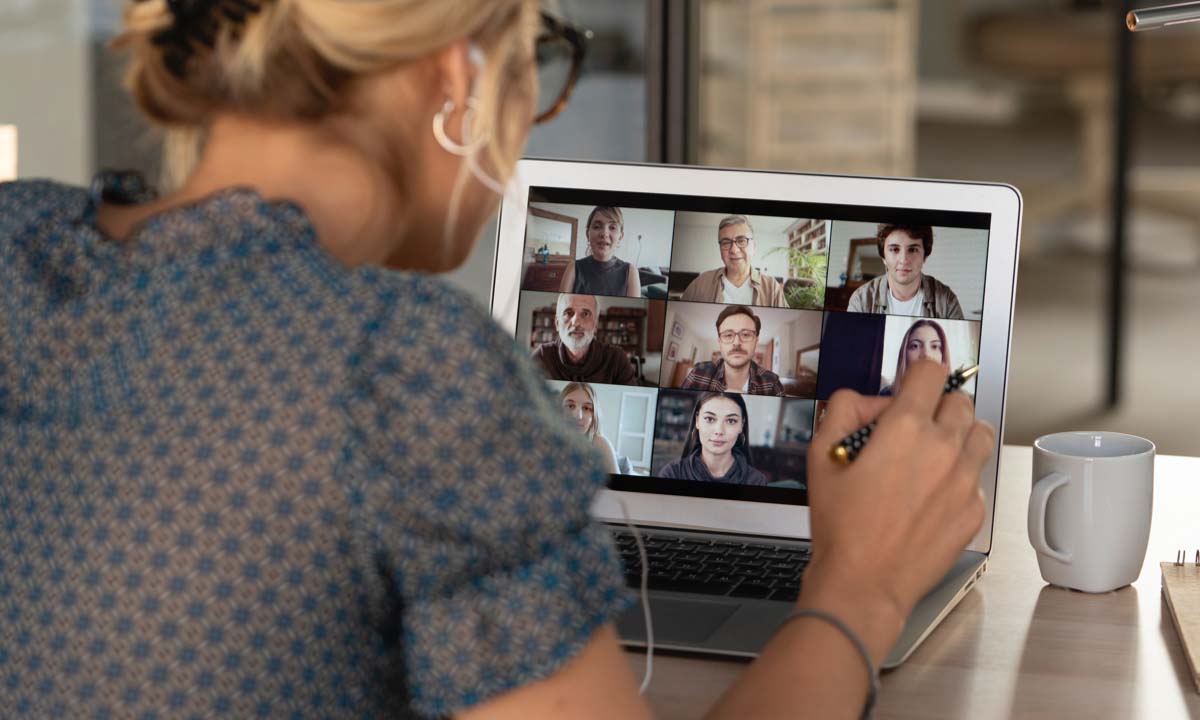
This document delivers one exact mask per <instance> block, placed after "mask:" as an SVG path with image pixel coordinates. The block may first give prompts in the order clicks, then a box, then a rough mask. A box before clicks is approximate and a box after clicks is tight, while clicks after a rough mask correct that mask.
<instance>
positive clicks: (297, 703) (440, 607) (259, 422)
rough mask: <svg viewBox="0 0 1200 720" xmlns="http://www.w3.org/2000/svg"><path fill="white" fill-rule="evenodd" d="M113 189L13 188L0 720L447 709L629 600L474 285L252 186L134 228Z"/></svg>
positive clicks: (6, 250)
mask: <svg viewBox="0 0 1200 720" xmlns="http://www.w3.org/2000/svg"><path fill="white" fill-rule="evenodd" d="M98 189H99V190H100V191H102V192H104V193H107V195H111V194H113V193H114V192H116V190H117V189H116V188H113V187H100V188H98ZM97 194H98V193H96V192H93V193H89V192H88V191H86V190H82V189H79V188H71V187H66V186H62V185H57V184H53V183H48V182H18V183H9V184H0V715H3V716H4V717H29V718H56V717H69V718H193V717H195V718H210V717H235V718H254V717H262V718H291V717H304V718H308V717H330V718H372V717H379V718H384V717H388V718H391V717H411V716H426V715H432V716H437V715H445V714H450V713H452V712H454V711H456V710H459V709H462V708H465V707H467V706H469V705H472V704H475V703H479V702H482V701H484V700H487V699H489V698H490V697H492V696H494V695H496V694H498V693H501V692H504V691H505V690H508V689H510V688H513V687H516V686H519V685H522V684H525V683H528V682H530V681H532V680H535V679H538V678H541V677H545V676H546V675H548V674H550V673H552V672H553V671H554V670H555V669H556V668H558V667H559V666H561V665H562V664H563V663H564V662H565V661H567V660H568V659H569V658H570V657H572V655H573V654H574V653H576V652H578V651H579V650H580V649H581V647H582V646H583V644H584V643H585V642H586V641H587V639H588V638H589V636H590V635H591V634H592V632H593V631H594V630H596V628H597V627H598V626H599V625H601V624H602V623H605V622H607V621H610V620H611V619H613V617H614V615H615V614H616V613H618V612H619V611H620V610H622V609H624V608H625V607H626V606H627V604H628V602H629V597H628V595H627V594H626V592H625V591H624V590H623V588H622V585H621V581H620V578H621V575H620V571H619V567H618V565H617V561H616V559H615V554H614V553H613V551H612V547H611V542H610V540H609V538H608V536H607V534H606V533H605V531H604V530H603V529H602V528H600V527H598V526H597V525H595V524H593V523H591V522H590V521H589V519H588V514H587V510H588V505H589V502H590V500H591V498H592V495H593V494H594V492H595V491H596V490H597V489H598V488H599V487H600V486H601V483H602V482H603V480H604V472H603V469H602V466H601V464H600V462H599V461H598V459H597V458H596V457H595V456H593V454H592V452H591V450H590V449H589V448H588V446H587V444H586V442H585V440H584V439H583V438H582V436H580V435H579V434H578V433H575V432H573V431H572V430H571V428H570V426H569V424H568V423H564V422H562V421H561V419H560V418H559V417H558V414H557V412H556V410H555V408H554V407H553V406H552V404H551V402H550V400H549V398H548V395H547V393H545V392H544V391H543V390H542V387H541V383H540V380H538V379H537V378H536V377H535V375H534V373H533V372H532V371H531V370H530V369H529V368H528V367H526V361H525V360H524V359H523V358H522V356H521V353H520V352H519V351H518V350H517V348H516V345H515V343H514V342H513V340H512V338H511V337H510V336H508V334H506V333H505V332H504V331H503V330H502V329H501V328H499V327H498V326H496V325H495V324H494V323H492V322H491V320H490V319H489V318H488V317H487V315H486V314H485V313H484V312H483V311H481V310H480V309H479V308H477V307H476V306H475V305H474V304H473V303H472V302H471V301H470V300H469V299H468V298H466V297H465V296H464V295H462V294H460V293H458V292H456V291H454V290H452V289H450V288H449V287H447V286H446V285H444V284H442V283H440V282H438V281H436V280H433V279H430V278H429V277H425V276H421V275H416V274H408V273H396V272H389V271H385V270H379V269H357V270H351V269H348V268H346V267H345V266H343V265H340V264H339V263H338V262H336V261H335V260H333V259H332V258H331V257H330V256H328V255H327V254H325V253H324V252H323V251H322V250H321V248H320V247H319V246H318V244H317V243H316V241H315V235H314V231H313V228H312V226H311V224H310V223H309V221H308V219H307V218H306V217H305V215H304V214H303V212H302V211H301V210H300V209H299V208H298V207H297V206H295V205H293V204H290V203H278V202H270V203H269V202H265V201H264V200H263V199H262V198H261V197H260V196H258V195H257V194H256V193H254V192H253V191H250V190H245V189H233V190H228V191H224V192H221V193H218V194H216V195H213V196H211V197H209V198H207V199H205V200H203V201H202V202H199V203H197V204H195V205H192V206H189V207H185V208H180V209H176V210H172V211H169V212H166V213H164V214H162V215H160V216H158V217H156V218H154V219H152V220H151V221H149V222H148V223H146V224H144V225H142V226H140V227H139V228H138V229H137V230H136V231H135V234H134V235H133V237H131V238H129V239H128V240H127V241H122V242H114V241H111V240H108V239H106V238H105V237H104V236H103V235H102V234H101V233H100V232H99V231H98V230H97V229H96V227H95V226H94V224H93V223H92V217H93V215H94V208H95V200H94V199H93V197H94V196H96V195H97ZM107 195H106V196H107Z"/></svg>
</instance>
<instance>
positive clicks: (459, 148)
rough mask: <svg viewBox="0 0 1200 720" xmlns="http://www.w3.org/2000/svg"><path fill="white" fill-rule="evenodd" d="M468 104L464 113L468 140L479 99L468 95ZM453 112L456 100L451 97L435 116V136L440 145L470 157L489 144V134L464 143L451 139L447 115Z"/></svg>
mask: <svg viewBox="0 0 1200 720" xmlns="http://www.w3.org/2000/svg"><path fill="white" fill-rule="evenodd" d="M466 105H467V110H466V112H464V113H463V139H464V140H466V139H467V137H468V136H469V135H470V130H469V128H470V127H471V125H472V121H474V119H475V112H476V110H477V109H478V108H479V101H478V100H476V99H475V98H473V97H468V98H467V102H466ZM452 112H454V101H453V100H451V99H450V98H446V102H445V104H443V105H442V109H441V110H439V111H438V112H437V114H436V115H434V116H433V137H434V138H435V139H436V140H437V142H438V145H441V146H442V149H443V150H445V151H446V152H448V153H450V154H451V155H457V156H459V157H470V156H472V155H474V154H475V153H477V152H479V151H480V150H481V149H482V148H483V146H484V145H486V144H487V141H488V139H487V136H486V135H485V136H483V137H479V138H475V139H474V140H472V141H469V142H463V143H459V142H455V141H454V140H452V139H450V136H449V135H447V134H446V116H447V115H449V114H450V113H452Z"/></svg>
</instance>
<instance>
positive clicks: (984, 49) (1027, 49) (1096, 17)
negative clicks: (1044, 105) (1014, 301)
mask: <svg viewBox="0 0 1200 720" xmlns="http://www.w3.org/2000/svg"><path fill="white" fill-rule="evenodd" d="M1120 30H1121V28H1120V27H1119V26H1118V25H1117V23H1116V18H1115V10H1114V8H1113V7H1103V8H1098V9H1095V8H1093V9H1070V8H1068V7H1063V8H1058V9H1055V8H1046V7H1044V6H1030V7H1019V8H1006V9H998V10H995V11H991V12H988V13H986V14H981V15H978V16H977V17H975V18H973V19H971V20H969V21H968V25H967V32H966V33H965V37H966V38H967V48H966V51H967V54H968V56H969V57H970V58H971V59H972V60H973V61H974V62H975V63H976V64H977V65H979V66H980V67H983V68H987V69H991V70H996V71H999V72H1001V73H1003V74H1005V75H1009V76H1016V77H1020V78H1022V79H1024V80H1026V81H1027V82H1032V83H1043V84H1048V85H1053V86H1056V87H1062V88H1063V89H1064V90H1065V97H1066V99H1067V101H1068V102H1069V103H1070V105H1071V106H1072V107H1073V108H1074V110H1075V115H1076V118H1077V120H1078V123H1079V146H1078V155H1079V164H1078V167H1079V169H1078V174H1077V176H1076V177H1072V178H1070V179H1067V180H1059V181H1057V182H1052V183H1044V184H1041V185H1038V184H1035V183H1034V182H1029V183H1025V182H1023V183H1022V188H1021V189H1022V194H1023V196H1024V198H1025V202H1026V205H1025V224H1026V226H1027V227H1030V228H1042V227H1046V226H1048V225H1050V224H1052V223H1053V222H1054V221H1055V220H1057V219H1059V218H1062V217H1063V216H1065V215H1068V214H1070V213H1072V211H1074V212H1076V213H1082V214H1088V215H1091V216H1094V217H1099V218H1104V220H1105V221H1106V220H1107V215H1106V214H1105V213H1106V208H1107V207H1108V203H1109V201H1110V195H1111V192H1112V185H1113V176H1112V170H1113V161H1112V153H1113V150H1114V147H1115V142H1114V138H1115V115H1114V110H1113V107H1114V88H1113V86H1112V63H1113V62H1116V37H1115V35H1116V32H1118V31H1120ZM1134 72H1135V77H1136V81H1135V84H1136V85H1137V86H1139V87H1140V88H1142V89H1147V88H1163V87H1167V86H1170V85H1171V84H1172V83H1179V82H1185V81H1195V79H1196V78H1197V77H1198V76H1200V37H1198V36H1197V34H1196V33H1195V32H1194V31H1187V30H1183V29H1175V30H1168V31H1163V32H1160V33H1156V34H1155V37H1154V38H1153V42H1142V43H1139V44H1138V46H1137V48H1136V53H1135V67H1134ZM1130 188H1131V201H1132V203H1133V205H1134V206H1135V207H1137V208H1142V209H1148V210H1153V211H1158V212H1160V213H1165V214H1170V215H1174V216H1176V217H1182V218H1185V219H1187V220H1188V221H1190V222H1192V223H1193V224H1196V225H1197V230H1198V231H1200V206H1198V205H1197V203H1196V198H1197V197H1200V171H1197V170H1195V169H1192V168H1165V167H1138V168H1134V169H1133V170H1132V172H1131V175H1130ZM1135 235H1136V233H1135ZM1197 238H1198V239H1200V234H1198V235H1197ZM1106 239H1107V238H1106V237H1105V238H1104V240H1105V241H1106ZM1037 245H1038V238H1037V237H1036V236H1035V234H1034V233H1026V234H1024V236H1023V237H1022V240H1021V249H1022V251H1023V252H1024V251H1027V250H1036V249H1037Z"/></svg>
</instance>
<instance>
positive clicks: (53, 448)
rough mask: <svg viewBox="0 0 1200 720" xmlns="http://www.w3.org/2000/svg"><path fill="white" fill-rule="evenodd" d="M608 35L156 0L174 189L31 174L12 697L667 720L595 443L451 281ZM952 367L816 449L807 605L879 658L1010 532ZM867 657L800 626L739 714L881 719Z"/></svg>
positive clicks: (290, 1) (9, 486)
mask: <svg viewBox="0 0 1200 720" xmlns="http://www.w3.org/2000/svg"><path fill="white" fill-rule="evenodd" d="M583 37H584V36H583V34H582V33H580V32H578V31H575V30H573V29H572V28H571V27H570V26H569V25H566V24H564V23H562V22H561V21H558V20H556V19H555V18H553V17H552V16H550V15H547V14H544V13H542V12H541V11H540V8H539V4H538V2H536V0H454V2H445V1H444V0H361V1H359V2H346V1H345V0H258V1H257V2H238V1H237V0H219V1H218V0H193V2H188V3H183V2H170V3H168V2H166V1H165V0H140V1H138V2H128V3H126V4H125V16H124V30H123V35H122V36H121V38H120V39H119V43H120V46H121V47H122V48H124V49H125V50H126V51H127V52H128V54H129V59H130V67H129V68H128V71H127V74H126V81H127V83H128V85H129V87H130V88H131V90H132V95H133V98H134V100H135V101H136V102H137V104H138V106H139V107H140V108H141V110H142V111H143V113H144V114H145V115H146V116H147V117H148V118H149V120H150V121H151V122H153V123H154V124H155V125H156V126H157V127H159V128H160V129H162V130H165V131H166V141H167V142H166V144H167V147H168V148H169V149H170V150H171V152H170V153H169V162H168V163H167V167H168V169H170V170H171V173H170V175H171V176H172V177H175V178H177V179H178V180H177V181H176V182H172V183H169V184H168V185H166V186H165V187H164V191H163V192H162V193H161V194H157V195H156V194H154V193H152V192H150V191H149V190H148V189H147V187H146V186H145V185H144V184H143V182H142V181H140V179H139V178H138V177H136V176H133V175H130V174H122V173H105V174H102V175H100V176H99V177H97V179H96V180H95V182H93V183H92V184H91V186H90V187H73V186H67V185H62V184H57V183H53V182H45V181H21V182H14V183H6V184H0V287H3V288H4V292H3V293H0V318H3V323H2V324H0V327H2V328H3V329H2V330H0V332H2V333H3V335H2V336H0V380H3V387H4V391H3V394H2V395H0V409H3V413H2V417H0V458H2V459H3V460H2V462H3V469H2V471H0V475H2V477H3V479H4V481H3V482H0V508H5V510H3V511H0V514H3V515H5V517H6V518H7V520H6V521H5V522H0V548H3V564H2V565H0V616H2V617H3V618H4V621H3V623H0V657H3V658H4V659H5V662H4V668H5V670H4V674H5V677H6V682H4V683H0V707H2V708H4V711H3V712H4V713H5V714H7V713H9V712H10V711H14V710H15V711H18V712H20V713H22V714H24V715H25V716H27V717H36V718H44V717H93V716H96V717H100V716H104V717H120V718H134V717H136V718H142V717H151V716H154V717H166V716H170V717H193V716H196V717H200V716H203V717H217V716H223V717H239V718H244V717H316V716H320V717H329V718H383V717H388V718H397V717H399V718H412V717H432V716H436V717H454V718H458V719H460V720H475V719H484V720H500V719H507V718H549V717H554V718H571V719H573V718H647V717H650V715H651V710H650V707H649V705H648V704H647V703H646V701H645V699H644V698H642V697H640V696H639V694H638V684H637V680H636V679H635V678H634V674H633V672H632V671H631V669H630V663H629V661H628V659H627V658H626V655H625V653H624V652H622V650H621V647H620V645H619V644H618V641H617V635H616V632H615V629H614V622H615V620H616V618H617V617H618V616H619V615H620V614H621V613H622V612H624V611H625V610H626V609H627V608H630V607H631V606H632V605H633V604H634V603H635V602H636V595H635V594H634V593H633V592H631V591H630V590H628V589H627V588H626V587H625V583H624V580H623V576H622V571H621V567H620V566H619V561H618V559H617V555H616V553H615V551H614V547H613V540H612V537H611V535H610V534H609V532H608V531H607V529H606V528H604V527H603V526H602V525H600V524H599V523H597V522H595V521H593V520H592V519H590V517H589V515H588V508H589V506H590V505H591V501H592V498H593V496H594V495H595V493H596V492H598V491H599V490H600V489H601V488H602V487H603V484H604V481H605V478H606V473H605V466H604V462H603V459H602V457H601V454H600V453H597V452H595V451H594V450H593V449H592V446H591V445H590V444H589V443H588V442H587V441H586V439H585V438H583V437H580V433H579V431H578V428H577V427H574V426H572V424H571V423H567V422H564V420H563V417H562V411H561V409H560V408H558V407H556V406H555V404H554V402H553V400H552V397H551V396H549V395H548V394H547V393H545V392H544V390H543V386H542V382H543V381H542V380H540V379H539V376H538V375H537V373H535V371H534V370H533V368H531V367H530V364H529V362H528V360H527V359H526V358H524V357H522V356H521V354H520V352H519V351H518V349H517V345H516V343H515V342H514V341H513V338H512V334H511V333H510V332H508V331H506V330H505V329H503V328H501V327H500V326H499V325H497V324H496V323H495V322H493V321H492V319H491V318H490V317H489V315H488V313H487V312H486V311H485V310H483V309H482V308H481V307H480V306H479V305H478V303H477V302H476V301H475V300H474V299H473V298H472V297H471V296H468V295H467V294H465V293H464V292H462V291H459V290H456V289H454V288H452V287H451V286H450V285H448V284H447V283H445V282H444V281H443V280H441V279H439V278H437V277H433V276H431V275H429V274H428V273H429V272H439V271H445V270H448V269H450V268H454V267H456V266H458V265H460V264H461V263H462V262H463V261H464V259H465V258H466V257H467V256H468V254H469V253H470V251H471V247H472V245H473V244H474V243H475V242H476V240H477V239H478V238H479V237H480V235H481V230H482V227H483V225H484V223H485V222H486V221H487V219H488V217H489V216H490V215H491V214H492V213H494V212H495V209H496V206H497V201H498V198H499V193H501V192H502V191H503V188H504V184H505V182H506V181H507V180H508V178H509V177H510V176H511V174H512V172H513V168H514V166H515V163H516V160H517V158H518V157H520V155H521V154H522V149H523V147H524V144H525V140H526V138H527V136H528V134H529V130H530V127H531V125H532V123H533V121H534V120H535V118H536V119H537V120H538V121H542V120H546V119H548V118H550V117H552V116H553V115H554V114H555V112H556V111H557V110H559V109H561V108H562V107H563V105H564V104H565V102H566V100H567V97H568V95H569V90H570V86H571V82H570V79H571V77H572V76H571V75H569V74H566V73H560V74H548V77H551V78H554V79H556V80H557V82H556V83H554V84H551V83H550V81H549V80H547V82H546V83H544V84H542V86H541V87H540V88H539V69H540V67H541V66H540V63H545V62H547V61H554V60H555V59H556V58H558V59H561V58H562V57H563V56H562V55H556V54H555V48H564V47H565V48H571V47H577V48H580V50H579V52H575V53H572V54H571V55H570V56H569V57H568V59H567V62H568V63H574V66H575V67H576V69H578V67H579V63H580V60H581V58H582V46H583ZM552 67H557V65H555V66H552ZM539 99H543V100H546V101H547V102H546V103H539ZM945 379H946V374H945V370H944V368H943V367H942V366H940V365H937V364H934V363H924V362H922V363H918V364H917V365H914V366H911V367H909V368H908V371H907V373H906V375H905V378H904V388H903V390H902V391H901V392H900V394H899V396H898V397H897V398H895V399H890V398H878V397H874V398H865V397H861V396H858V395H856V394H853V393H849V392H843V393H840V394H838V395H836V396H835V397H834V398H833V399H832V400H831V402H830V405H829V410H828V413H827V415H826V418H825V422H824V425H823V427H822V431H823V432H824V434H823V435H821V434H818V436H817V438H816V439H814V441H813V443H814V447H816V448H825V447H828V446H830V445H832V444H833V443H835V442H836V441H837V439H838V438H840V437H841V436H843V435H844V434H846V433H848V432H850V431H851V430H853V429H854V428H857V427H859V426H860V425H862V424H863V423H865V422H868V421H871V420H874V419H876V418H877V417H878V418H879V424H878V427H877V429H876V431H875V434H874V435H873V436H872V442H871V444H870V446H868V447H867V449H866V450H865V451H864V452H863V453H862V455H861V456H860V457H859V459H858V460H857V462H855V463H854V464H853V465H852V466H849V467H839V466H835V465H834V463H833V462H832V461H830V460H829V459H828V457H827V453H825V452H813V453H810V456H809V470H808V479H809V486H810V488H809V498H810V502H811V529H812V541H813V545H814V546H815V547H818V548H819V549H820V551H819V552H818V553H816V554H814V557H813V560H812V563H811V564H810V565H809V566H808V569H807V570H806V571H805V576H804V587H803V590H802V592H801V595H800V598H799V600H798V604H799V605H800V606H804V607H807V608H812V609H818V610H824V611H827V612H829V613H832V614H834V615H836V616H837V617H838V618H840V620H841V621H842V622H843V623H845V625H846V627H847V628H848V632H851V633H852V634H853V635H856V636H858V637H859V638H861V639H862V641H863V642H864V643H865V646H866V648H867V651H868V652H869V653H870V655H871V657H872V658H873V659H874V661H875V662H876V663H878V662H879V661H881V660H882V659H883V657H884V656H885V655H886V653H887V652H888V650H889V649H890V648H891V647H892V645H893V644H894V642H895V640H896V639H897V637H898V636H899V635H900V632H901V628H902V627H903V625H904V620H905V617H906V616H907V614H908V613H909V612H910V611H911V609H912V608H913V607H914V606H915V604H916V603H917V601H918V599H919V598H920V597H921V596H923V595H924V594H925V593H926V591H928V590H929V588H931V587H932V586H933V584H934V583H935V582H936V581H937V580H938V579H940V578H941V577H942V576H943V574H944V573H945V571H946V570H947V569H948V568H949V567H950V566H951V565H952V563H953V562H954V560H955V559H956V558H957V557H958V555H959V553H960V552H961V550H962V549H963V548H964V547H965V546H966V544H967V542H968V541H969V539H970V538H971V537H972V536H973V534H974V533H975V531H976V529H977V528H978V527H979V525H980V523H981V521H982V518H983V513H984V505H983V501H982V499H981V497H980V494H979V491H978V484H977V479H978V477H979V473H980V471H981V469H982V468H983V466H984V463H985V462H986V461H987V459H988V457H989V455H990V453H991V452H992V448H993V442H994V434H993V433H992V431H991V430H990V429H989V428H988V427H987V426H986V425H983V424H979V423H976V422H975V421H974V414H973V411H972V409H971V406H970V402H969V401H968V400H967V399H966V398H965V397H963V396H961V395H959V394H951V395H947V396H943V395H942V392H941V389H942V384H943V383H944V382H945ZM913 547H920V548H922V552H920V553H916V554H914V553H912V552H911V548H913ZM868 678H869V674H868V672H867V670H866V665H865V663H864V662H863V659H862V658H861V657H860V655H859V654H858V651H857V650H856V648H855V646H854V644H853V643H852V642H851V641H850V639H849V637H848V636H847V634H844V633H843V632H842V631H839V629H838V627H836V626H834V625H832V624H830V623H828V622H825V621H823V620H822V619H820V618H813V617H800V618H797V619H795V620H793V621H791V622H788V623H786V624H785V625H783V626H782V627H780V628H779V630H778V631H777V632H776V634H775V636H774V637H773V639H772V640H771V641H770V642H769V643H768V644H767V645H766V647H765V648H764V649H763V652H762V655H761V656H760V657H759V659H758V660H757V661H755V662H754V663H752V664H750V665H748V666H747V667H746V669H745V671H744V672H743V673H742V675H741V676H740V677H739V678H738V679H737V680H736V681H735V682H734V683H732V685H731V686H730V688H729V689H728V691H727V692H726V693H725V695H724V696H723V697H722V698H721V699H720V700H719V701H718V702H717V703H716V705H715V706H714V707H713V709H712V710H711V712H710V713H709V716H710V717H713V718H741V717H748V716H751V715H754V716H757V717H782V716H785V715H786V716H789V717H796V716H804V717H811V718H829V717H851V716H857V715H858V713H859V711H860V709H861V708H862V707H863V702H864V698H865V697H866V693H867V688H868ZM39 688H40V689H41V690H39Z"/></svg>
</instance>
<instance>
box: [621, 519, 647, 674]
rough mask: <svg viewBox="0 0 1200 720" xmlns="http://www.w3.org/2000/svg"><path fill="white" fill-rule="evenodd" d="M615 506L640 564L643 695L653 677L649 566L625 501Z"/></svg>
mask: <svg viewBox="0 0 1200 720" xmlns="http://www.w3.org/2000/svg"><path fill="white" fill-rule="evenodd" d="M617 504H618V505H620V506H621V515H622V516H624V518H625V527H627V528H629V531H630V532H631V533H633V541H634V543H636V544H637V549H638V558H639V559H640V560H641V562H642V583H641V593H640V594H641V598H642V613H643V615H644V617H645V618H646V674H645V675H643V676H642V687H641V688H639V689H638V694H639V695H645V694H646V690H647V689H648V688H649V687H650V679H651V678H652V677H654V625H653V623H651V621H650V595H649V588H648V586H649V583H650V566H649V565H648V564H647V562H646V546H645V544H643V543H642V534H641V532H639V531H638V529H637V527H636V526H634V524H633V521H632V520H630V518H629V508H628V507H627V506H626V505H625V501H624V500H623V499H621V498H620V497H619V496H618V497H617Z"/></svg>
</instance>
